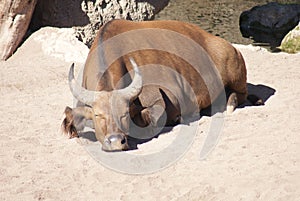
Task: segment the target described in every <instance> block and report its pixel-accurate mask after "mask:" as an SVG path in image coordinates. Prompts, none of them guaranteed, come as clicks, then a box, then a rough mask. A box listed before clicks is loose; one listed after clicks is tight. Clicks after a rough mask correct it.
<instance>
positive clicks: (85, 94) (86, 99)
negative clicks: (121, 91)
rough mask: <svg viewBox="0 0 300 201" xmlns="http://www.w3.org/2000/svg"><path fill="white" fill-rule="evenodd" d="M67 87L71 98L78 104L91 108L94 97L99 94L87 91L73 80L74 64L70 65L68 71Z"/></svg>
mask: <svg viewBox="0 0 300 201" xmlns="http://www.w3.org/2000/svg"><path fill="white" fill-rule="evenodd" d="M69 86H70V90H71V92H72V94H73V96H74V97H75V98H76V99H77V100H79V101H80V102H82V103H84V104H86V105H89V106H92V104H93V102H94V101H95V97H96V96H97V94H95V93H99V92H94V91H89V90H87V89H85V88H83V87H82V86H80V85H79V84H78V83H77V82H76V80H75V78H74V63H73V64H72V65H71V68H70V71H69Z"/></svg>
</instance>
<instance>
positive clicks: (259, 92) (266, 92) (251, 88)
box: [79, 83, 276, 150]
mask: <svg viewBox="0 0 300 201" xmlns="http://www.w3.org/2000/svg"><path fill="white" fill-rule="evenodd" d="M247 88H248V94H249V95H254V96H257V97H258V98H260V99H261V100H262V101H263V102H264V103H265V102H267V100H268V99H269V98H270V97H271V96H272V95H274V94H275V92H276V90H275V89H273V88H271V87H268V86H266V85H262V84H258V85H253V84H251V83H247ZM249 106H251V107H252V106H254V105H253V104H252V103H251V102H250V101H249V100H247V101H246V102H245V103H243V104H242V105H239V106H238V108H244V107H249ZM225 109H226V105H220V106H219V110H215V112H214V113H212V112H211V110H212V109H211V107H208V108H205V109H203V110H201V112H200V115H199V117H198V118H197V119H191V121H189V122H186V123H187V124H188V123H190V122H193V121H197V120H199V119H200V118H201V117H202V116H213V115H214V114H215V113H217V112H224V111H225ZM172 129H173V127H164V128H162V129H161V131H160V132H159V133H158V134H157V135H155V136H154V137H151V138H148V139H138V138H134V137H132V136H128V145H129V147H130V150H134V149H138V145H140V144H143V143H146V142H149V141H151V140H152V139H154V138H158V137H159V136H160V135H163V134H167V133H168V132H169V131H171V130H172ZM79 137H80V138H83V139H86V140H88V141H90V142H91V143H93V142H97V139H96V136H95V132H94V131H90V130H89V131H86V132H82V133H80V134H79Z"/></svg>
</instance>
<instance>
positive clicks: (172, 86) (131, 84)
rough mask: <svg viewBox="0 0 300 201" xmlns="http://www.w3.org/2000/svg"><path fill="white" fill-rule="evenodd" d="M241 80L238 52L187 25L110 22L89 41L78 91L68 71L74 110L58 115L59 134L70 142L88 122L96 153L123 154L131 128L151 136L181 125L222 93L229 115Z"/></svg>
mask: <svg viewBox="0 0 300 201" xmlns="http://www.w3.org/2000/svg"><path fill="white" fill-rule="evenodd" d="M246 74H247V73H246V67H245V62H244V59H243V57H242V55H241V53H240V52H239V51H238V50H237V49H235V48H234V47H233V46H232V45H231V44H230V43H229V42H227V41H225V40H224V39H222V38H219V37H216V36H213V35H211V34H209V33H207V32H206V31H204V30H202V29H200V28H199V27H197V26H195V25H193V24H189V23H185V22H179V21H147V22H132V21H126V20H113V21H110V22H108V23H106V24H105V25H104V26H102V27H101V29H100V30H99V32H98V34H97V36H96V38H95V41H94V43H93V45H92V47H91V49H90V52H89V55H88V57H87V60H86V63H85V66H84V70H83V76H82V84H81V85H80V84H78V83H77V82H76V81H75V79H74V65H72V67H71V68H70V71H69V85H70V89H71V92H72V94H73V96H74V97H75V98H76V99H77V100H78V104H77V107H76V108H73V109H71V108H70V107H67V108H66V109H65V118H64V120H63V123H62V129H63V132H64V133H65V134H68V135H69V136H70V137H76V136H78V133H77V131H79V130H82V129H83V126H82V125H81V124H82V122H83V120H92V122H93V126H94V128H95V135H96V138H97V140H98V141H100V142H101V144H102V149H103V150H105V151H116V150H126V149H128V148H130V147H129V146H128V141H127V140H128V135H130V136H131V127H132V126H133V127H137V128H147V131H149V137H151V134H150V133H151V132H150V130H151V129H155V128H157V127H158V126H164V125H166V126H168V125H171V126H172V125H176V124H178V123H180V122H182V120H183V119H184V118H183V117H187V116H189V115H193V114H194V113H195V111H197V112H199V111H200V110H201V109H203V108H206V107H208V106H210V105H211V103H212V102H213V101H215V100H216V99H217V97H218V96H219V95H220V94H221V92H222V91H223V92H224V89H226V90H229V91H230V92H231V93H230V96H229V98H228V103H227V110H231V111H233V109H234V108H235V107H236V106H237V105H239V104H241V103H243V102H244V101H245V100H246V98H247V83H246ZM148 128H151V129H148ZM141 130H142V129H141ZM138 135H139V134H138V132H137V138H138ZM152 137H153V136H152Z"/></svg>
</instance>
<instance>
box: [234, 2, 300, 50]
mask: <svg viewBox="0 0 300 201" xmlns="http://www.w3.org/2000/svg"><path fill="white" fill-rule="evenodd" d="M299 20H300V4H278V3H268V4H266V5H262V6H255V7H253V8H252V9H250V10H248V11H244V12H243V13H242V14H241V15H240V30H241V33H242V35H243V37H246V38H249V37H252V38H253V40H254V41H255V42H258V43H268V44H269V45H270V46H271V47H277V46H279V45H280V42H281V41H282V39H283V38H284V36H285V35H286V34H287V33H288V32H289V31H290V30H292V29H293V28H294V27H295V26H297V24H298V22H299Z"/></svg>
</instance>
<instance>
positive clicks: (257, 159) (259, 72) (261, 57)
mask: <svg viewBox="0 0 300 201" xmlns="http://www.w3.org/2000/svg"><path fill="white" fill-rule="evenodd" d="M42 31H44V32H42ZM42 31H41V32H40V33H37V34H35V35H33V36H32V37H31V38H30V39H29V40H27V41H26V42H25V44H23V46H22V47H21V48H19V50H18V51H17V53H16V54H15V55H13V57H12V58H11V59H9V60H8V61H6V62H1V63H0V74H1V77H0V78H1V82H0V94H1V100H0V105H1V109H0V115H1V121H0V135H1V136H0V142H1V148H0V149H1V150H0V156H1V159H0V200H9V201H11V200H298V199H299V198H300V190H299V189H300V179H299V178H300V132H299V130H300V129H299V125H300V124H299V121H300V98H299V95H300V87H299V85H300V54H296V55H289V54H286V53H273V54H272V53H269V52H267V51H266V50H264V49H261V48H257V47H252V46H242V45H237V47H238V48H239V49H240V50H241V52H242V54H243V56H244V58H245V60H246V64H247V68H248V82H249V83H251V84H254V85H257V84H261V85H265V86H267V87H270V88H273V89H275V90H276V92H275V94H274V95H272V96H270V97H269V99H268V100H267V101H266V104H265V106H262V107H244V108H240V109H237V110H236V111H235V112H234V113H233V114H232V115H230V116H226V118H225V125H224V129H223V132H222V135H221V137H220V139H219V142H218V144H217V146H216V148H215V149H214V150H213V152H212V153H211V154H210V155H209V156H208V157H207V158H206V160H204V161H203V160H202V161H201V160H199V154H200V148H201V145H202V143H203V142H204V140H205V138H206V135H207V132H208V128H209V125H210V122H211V118H209V117H205V118H203V119H201V120H200V121H199V122H200V123H201V127H200V129H199V130H198V133H197V135H196V137H195V139H194V143H193V145H192V147H191V149H190V150H189V151H188V152H187V153H186V154H185V155H184V157H182V158H181V159H180V160H178V161H177V162H176V163H175V164H174V165H172V166H170V167H168V168H166V169H164V170H161V171H158V172H156V173H153V174H147V175H139V176H134V175H127V174H121V173H117V172H115V171H112V170H109V169H107V168H105V167H103V166H102V165H100V164H99V163H98V162H96V161H95V160H94V159H93V158H92V157H91V156H90V155H89V154H88V153H87V152H86V150H85V148H84V146H82V145H80V144H79V143H77V140H76V139H72V140H69V139H67V138H66V137H65V136H62V135H61V134H60V133H59V128H60V124H61V117H62V113H63V110H64V108H65V106H66V105H69V106H72V101H73V98H72V95H71V92H70V91H69V88H68V81H67V73H68V70H69V66H70V64H71V62H72V60H73V61H75V62H80V61H84V58H85V55H86V52H87V49H86V48H84V47H83V46H81V44H79V43H77V42H75V41H74V40H73V38H72V36H71V32H70V30H65V31H61V30H57V29H46V30H42ZM46 31H48V33H49V32H50V33H51V34H53V37H49V38H48V39H47V38H46V37H44V36H45V35H43V34H44V33H45V32H46ZM39 34H41V35H39ZM55 34H56V35H55ZM61 34H64V35H63V37H61V38H60V39H61V40H62V41H67V42H66V43H62V42H59V41H58V42H57V43H55V40H56V38H57V35H60V36H61ZM68 41H69V42H70V43H71V44H72V45H68V44H69V43H68ZM57 44H58V45H57ZM59 44H64V45H61V46H60V45H59ZM53 47H55V48H53ZM47 48H50V49H47ZM51 48H52V49H51ZM43 50H44V51H43ZM49 54H50V55H55V56H56V57H53V56H49ZM256 89H258V88H256ZM260 92H264V93H267V92H268V90H265V87H262V90H261V91H260ZM161 139H167V135H164V136H161V137H160V138H158V139H155V140H153V141H152V142H149V144H151V143H152V144H156V143H159V141H160V140H161ZM149 144H145V145H142V146H140V148H141V150H143V148H144V147H145V150H146V148H147V147H149Z"/></svg>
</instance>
